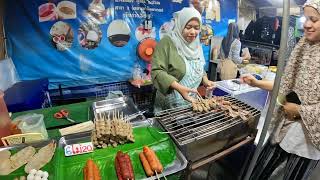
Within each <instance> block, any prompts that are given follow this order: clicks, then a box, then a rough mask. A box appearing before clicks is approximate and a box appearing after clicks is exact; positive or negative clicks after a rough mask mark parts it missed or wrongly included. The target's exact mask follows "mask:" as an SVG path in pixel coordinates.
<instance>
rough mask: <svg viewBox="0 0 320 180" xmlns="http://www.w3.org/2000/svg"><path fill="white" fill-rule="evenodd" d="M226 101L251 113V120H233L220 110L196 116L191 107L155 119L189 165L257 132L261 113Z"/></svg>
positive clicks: (165, 112)
mask: <svg viewBox="0 0 320 180" xmlns="http://www.w3.org/2000/svg"><path fill="white" fill-rule="evenodd" d="M224 100H226V101H229V102H231V103H232V105H236V106H237V107H239V108H240V109H241V110H245V111H248V112H249V114H250V115H251V118H249V119H248V120H243V119H242V118H240V116H237V117H232V116H230V115H229V114H227V113H226V112H225V111H224V110H222V109H221V108H218V110H216V111H211V112H207V113H200V112H193V110H192V107H191V106H185V107H181V108H174V109H168V110H165V111H161V112H159V113H157V114H156V117H155V119H156V120H157V121H158V122H159V123H160V124H161V125H162V127H163V128H164V129H165V131H167V133H169V134H170V136H171V138H172V139H173V140H174V141H175V143H176V144H177V145H178V147H179V148H180V149H181V151H182V153H183V154H184V155H185V156H186V158H187V159H188V160H189V161H197V160H200V159H201V158H204V157H206V156H208V155H212V154H213V153H217V152H219V151H221V150H223V149H226V148H228V147H230V146H231V145H233V144H235V143H237V142H239V141H241V140H243V139H244V138H246V137H247V136H249V135H251V134H252V133H254V132H255V129H256V125H257V122H258V119H259V117H260V111H258V110H257V109H255V108H253V107H251V106H249V105H247V104H245V103H243V102H241V101H239V100H237V99H235V98H233V97H230V96H224Z"/></svg>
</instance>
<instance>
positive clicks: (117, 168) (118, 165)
mask: <svg viewBox="0 0 320 180" xmlns="http://www.w3.org/2000/svg"><path fill="white" fill-rule="evenodd" d="M114 161H115V166H116V173H117V177H118V180H123V178H122V175H121V169H120V164H119V161H118V159H117V158H115V160H114Z"/></svg>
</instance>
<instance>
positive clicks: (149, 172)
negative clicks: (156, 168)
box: [139, 152, 154, 176]
mask: <svg viewBox="0 0 320 180" xmlns="http://www.w3.org/2000/svg"><path fill="white" fill-rule="evenodd" d="M139 157H140V161H141V163H142V165H143V169H144V171H145V172H146V174H147V176H153V175H154V172H153V171H152V169H151V167H150V164H149V162H148V160H147V158H146V157H145V155H144V153H143V152H141V153H140V154H139Z"/></svg>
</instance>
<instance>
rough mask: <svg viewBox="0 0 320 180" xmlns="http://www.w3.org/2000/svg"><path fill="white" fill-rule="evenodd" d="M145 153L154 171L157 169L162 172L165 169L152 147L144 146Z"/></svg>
mask: <svg viewBox="0 0 320 180" xmlns="http://www.w3.org/2000/svg"><path fill="white" fill-rule="evenodd" d="M143 153H144V155H145V156H146V159H147V160H148V162H149V164H150V166H151V169H152V171H156V172H157V173H161V172H162V170H163V167H162V165H161V163H160V161H159V159H158V157H157V155H156V154H155V152H154V151H153V150H152V149H150V148H149V147H147V146H145V147H143Z"/></svg>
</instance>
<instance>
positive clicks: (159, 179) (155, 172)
mask: <svg viewBox="0 0 320 180" xmlns="http://www.w3.org/2000/svg"><path fill="white" fill-rule="evenodd" d="M154 172H155V173H156V176H157V179H158V180H160V178H159V176H158V173H157V171H154Z"/></svg>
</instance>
